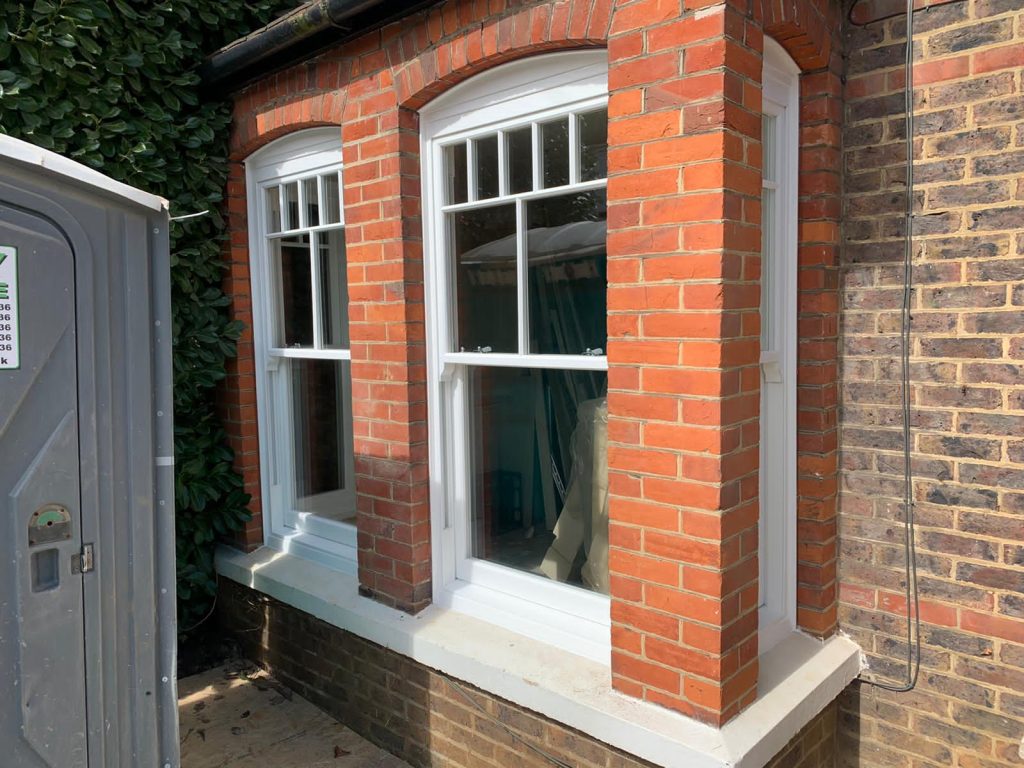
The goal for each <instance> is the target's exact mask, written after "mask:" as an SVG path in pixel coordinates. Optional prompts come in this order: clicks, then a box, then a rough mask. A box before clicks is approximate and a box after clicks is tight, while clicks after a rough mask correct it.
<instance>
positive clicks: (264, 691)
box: [178, 661, 409, 768]
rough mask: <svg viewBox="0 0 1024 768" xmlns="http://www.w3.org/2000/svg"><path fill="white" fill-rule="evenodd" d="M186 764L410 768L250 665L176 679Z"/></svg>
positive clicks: (195, 767) (185, 767)
mask: <svg viewBox="0 0 1024 768" xmlns="http://www.w3.org/2000/svg"><path fill="white" fill-rule="evenodd" d="M178 697H179V698H178V714H179V718H180V723H181V768H269V766H274V768H326V767H327V766H330V768H409V766H408V764H406V763H404V762H402V761H401V760H399V759H398V758H397V757H395V756H393V755H391V754H388V753H387V752H385V751H384V750H382V749H380V748H378V747H375V746H374V745H373V744H371V743H370V742H368V741H366V740H365V739H363V738H361V737H360V736H357V735H356V734H355V733H354V732H352V731H351V730H349V729H348V728H346V727H345V726H343V725H341V724H340V723H339V722H338V721H337V720H335V719H334V718H333V717H331V716H330V715H328V714H326V713H324V712H322V711H320V710H319V709H317V708H316V707H314V706H313V705H312V704H310V703H309V702H308V701H306V700H305V699H302V698H299V697H298V696H296V695H295V694H293V693H292V692H291V691H290V690H288V689H287V688H285V687H284V686H283V685H281V684H280V683H278V682H277V681H276V680H274V679H273V678H271V677H270V676H268V675H267V674H266V673H265V672H263V671H262V670H260V669H258V668H257V667H255V666H253V665H251V664H249V663H248V662H241V661H238V662H231V663H229V664H226V665H224V666H221V667H217V668H216V669H212V670H210V671H209V672H204V673H202V674H199V675H194V676H193V677H187V678H185V679H183V680H179V681H178Z"/></svg>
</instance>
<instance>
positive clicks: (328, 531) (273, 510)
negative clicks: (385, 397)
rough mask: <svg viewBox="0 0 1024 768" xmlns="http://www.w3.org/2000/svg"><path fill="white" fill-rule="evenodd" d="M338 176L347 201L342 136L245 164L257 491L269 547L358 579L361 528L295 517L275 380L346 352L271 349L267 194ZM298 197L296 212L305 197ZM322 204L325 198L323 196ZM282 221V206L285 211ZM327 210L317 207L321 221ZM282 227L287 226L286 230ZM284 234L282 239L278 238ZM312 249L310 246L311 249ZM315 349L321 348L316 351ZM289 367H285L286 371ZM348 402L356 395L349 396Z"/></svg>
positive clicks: (283, 406) (282, 404) (307, 141)
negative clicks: (295, 361)
mask: <svg viewBox="0 0 1024 768" xmlns="http://www.w3.org/2000/svg"><path fill="white" fill-rule="evenodd" d="M335 171H336V172H337V173H338V174H339V184H338V194H339V199H340V198H341V197H342V196H343V194H344V186H343V184H342V183H341V177H340V174H341V171H342V152H341V131H340V129H339V128H336V127H333V128H312V129H308V130H302V131H298V132H296V133H293V134H289V135H288V136H285V137H283V138H281V139H278V140H277V141H274V142H272V143H270V144H268V145H267V146H266V147H263V148H261V149H260V150H257V151H256V152H254V153H253V154H252V155H251V156H249V158H247V159H246V161H245V180H246V198H247V201H248V229H249V264H250V277H251V281H252V325H253V352H254V364H255V374H256V410H257V422H258V429H259V433H258V434H259V453H260V490H261V493H262V511H263V534H264V543H265V544H266V545H267V546H269V547H272V548H274V549H277V550H279V551H281V552H285V553H290V554H295V555H298V556H300V557H304V558H308V559H310V560H313V561H316V562H318V563H320V564H322V565H325V566H327V567H329V568H332V569H334V570H338V571H342V572H344V573H348V574H352V575H355V574H356V572H357V566H356V562H357V559H356V558H357V552H358V546H357V542H356V526H355V525H354V524H352V523H348V522H342V521H335V520H330V519H327V518H323V517H319V516H316V515H314V514H311V513H304V512H299V511H295V510H293V509H291V507H292V504H291V503H290V501H289V500H290V499H291V498H293V491H292V489H293V488H294V482H295V480H294V477H293V474H294V472H293V467H292V464H293V459H292V455H291V453H292V444H293V443H292V436H291V431H290V430H291V421H292V420H291V417H290V415H286V414H290V409H291V407H292V403H291V399H290V397H289V396H288V392H289V391H290V386H286V385H285V384H284V383H282V382H279V383H278V384H277V385H275V384H274V382H273V377H274V376H285V375H286V374H285V373H284V371H285V369H286V368H287V367H288V366H287V362H288V361H289V360H290V359H292V358H301V359H317V360H338V361H348V360H351V352H350V350H348V349H334V348H330V349H290V348H281V347H279V346H278V345H276V344H275V343H274V341H273V333H274V317H275V316H276V314H277V307H276V304H277V297H276V295H275V292H274V285H275V283H274V279H273V277H272V274H271V270H272V267H271V259H270V249H269V247H268V242H269V239H270V235H269V234H268V231H269V227H268V214H267V210H266V202H265V201H266V197H265V194H264V190H265V189H266V188H267V187H270V186H274V185H283V184H286V183H288V182H290V181H294V180H297V179H301V178H304V177H309V176H310V175H313V174H318V175H320V174H326V173H332V172H335ZM298 189H299V196H300V197H299V209H300V210H302V209H303V208H304V206H303V202H304V200H303V196H304V194H305V192H304V188H303V185H302V184H299V185H298ZM319 194H320V196H321V197H323V193H322V191H321V192H320V193H319ZM341 207H342V211H341V213H340V215H339V221H338V223H332V224H321V225H320V226H316V227H304V228H301V229H299V230H283V229H282V231H287V232H294V233H296V234H302V233H306V232H318V231H324V230H330V229H338V228H343V227H344V225H345V218H344V206H341ZM281 208H282V216H283V215H284V205H283V204H282V206H281ZM324 210H325V206H324V200H322V199H321V200H320V211H321V217H322V216H323V212H324ZM283 226H284V224H283V222H282V227H283ZM274 234H280V233H274ZM311 244H312V243H311ZM312 285H313V292H314V301H317V300H318V299H317V296H318V280H316V279H314V280H313V283H312ZM318 325H319V324H318V323H316V322H314V338H315V339H319V336H320V333H321V329H320V328H319V327H318ZM316 346H320V345H319V344H316ZM282 363H284V365H282ZM349 397H351V392H350V393H349ZM344 426H345V430H346V434H345V439H346V441H347V443H348V446H349V451H350V454H349V456H348V457H347V462H348V470H347V473H348V474H347V478H348V480H349V481H350V482H351V484H352V485H351V486H350V487H349V488H346V489H344V491H342V492H339V493H342V494H344V495H345V503H346V505H351V507H352V511H353V512H354V511H355V487H354V482H355V477H354V473H352V470H351V467H352V466H353V457H352V455H351V444H352V423H351V419H346V422H345V425H344Z"/></svg>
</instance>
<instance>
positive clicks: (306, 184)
mask: <svg viewBox="0 0 1024 768" xmlns="http://www.w3.org/2000/svg"><path fill="white" fill-rule="evenodd" d="M302 194H303V195H305V197H306V226H307V227H316V226H319V225H320V196H319V193H318V192H317V189H316V179H304V180H303V182H302Z"/></svg>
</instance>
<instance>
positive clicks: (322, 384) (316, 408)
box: [289, 359, 355, 520]
mask: <svg viewBox="0 0 1024 768" xmlns="http://www.w3.org/2000/svg"><path fill="white" fill-rule="evenodd" d="M289 362H290V366H291V390H292V438H293V439H292V449H293V456H294V462H295V464H294V467H295V499H294V501H293V503H294V507H293V508H294V509H295V510H297V511H300V512H312V513H314V514H316V515H319V516H321V517H327V518H331V519H333V520H346V519H351V518H354V517H355V509H354V508H350V507H349V505H348V504H346V503H345V494H344V491H345V488H346V483H351V482H352V479H353V478H352V477H351V474H350V467H349V466H347V465H346V462H347V458H346V457H350V456H351V455H352V450H351V443H352V431H351V426H349V425H350V424H351V419H352V401H351V399H350V397H349V390H350V388H351V372H350V370H349V364H348V362H347V361H340V360H297V359H296V360H291V361H289Z"/></svg>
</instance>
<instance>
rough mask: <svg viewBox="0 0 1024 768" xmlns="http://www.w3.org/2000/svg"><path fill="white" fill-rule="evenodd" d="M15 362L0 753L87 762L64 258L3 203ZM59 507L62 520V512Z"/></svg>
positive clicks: (3, 507) (0, 586) (0, 380)
mask: <svg viewBox="0 0 1024 768" xmlns="http://www.w3.org/2000/svg"><path fill="white" fill-rule="evenodd" d="M0 244H3V245H9V246H10V245H12V246H14V247H15V248H17V250H18V262H19V264H18V266H19V269H18V275H19V287H20V288H21V301H20V303H19V304H20V310H21V312H20V314H21V321H22V322H21V367H20V369H18V370H8V371H2V372H0V446H2V447H3V451H2V460H0V489H3V491H4V492H3V494H2V497H0V519H2V520H3V531H2V533H0V669H2V670H4V674H3V678H6V679H4V680H3V682H4V683H7V682H10V683H12V684H13V685H12V686H7V685H5V686H4V689H5V690H7V691H10V692H11V695H6V696H0V744H2V745H4V753H5V754H4V755H3V758H2V760H0V762H2V763H3V765H4V766H11V767H12V768H21V767H22V766H25V767H26V768H27V767H29V766H32V767H33V768H34V767H35V766H48V767H50V768H80V767H83V766H86V765H88V762H87V759H88V756H87V743H86V727H85V725H86V724H85V675H84V669H85V646H84V635H83V628H84V615H83V603H82V599H83V595H82V578H83V577H82V575H80V574H78V575H76V574H73V573H72V568H71V563H72V558H73V557H74V556H75V555H77V554H78V553H79V550H80V548H81V543H82V541H81V518H80V508H81V503H80V495H79V473H78V465H79V461H78V403H77V397H78V392H77V388H78V380H77V371H76V360H75V358H76V349H75V341H76V338H75V291H74V289H75V286H74V279H75V268H74V260H73V256H72V253H71V248H70V247H69V245H68V243H67V242H66V240H65V239H64V237H63V236H62V235H61V233H60V232H58V231H57V230H56V228H55V227H54V226H53V225H52V224H49V223H48V222H46V221H44V220H42V219H40V218H38V217H36V216H31V215H29V214H25V213H21V212H17V211H10V212H8V214H7V215H6V216H5V217H4V219H3V220H0ZM68 517H69V518H70V519H69V520H67V522H65V519H66V518H68Z"/></svg>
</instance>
